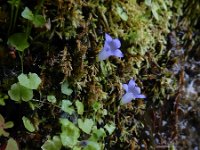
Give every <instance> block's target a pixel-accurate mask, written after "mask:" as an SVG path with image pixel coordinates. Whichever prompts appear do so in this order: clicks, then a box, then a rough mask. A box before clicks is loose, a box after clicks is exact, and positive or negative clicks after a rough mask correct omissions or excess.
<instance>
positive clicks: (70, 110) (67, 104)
mask: <svg viewBox="0 0 200 150" xmlns="http://www.w3.org/2000/svg"><path fill="white" fill-rule="evenodd" d="M71 105H72V103H71V102H70V101H69V100H62V105H61V109H62V110H63V111H64V112H66V113H69V114H70V115H71V114H72V113H73V112H74V108H72V107H70V106H71Z"/></svg>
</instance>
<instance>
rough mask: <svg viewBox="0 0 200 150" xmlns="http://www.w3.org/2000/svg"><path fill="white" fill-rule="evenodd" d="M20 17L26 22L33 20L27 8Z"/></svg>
mask: <svg viewBox="0 0 200 150" xmlns="http://www.w3.org/2000/svg"><path fill="white" fill-rule="evenodd" d="M21 15H22V17H23V18H25V19H28V20H31V21H32V20H33V19H34V15H33V13H32V11H31V10H30V9H29V8H28V7H25V9H24V11H23V12H22V13H21Z"/></svg>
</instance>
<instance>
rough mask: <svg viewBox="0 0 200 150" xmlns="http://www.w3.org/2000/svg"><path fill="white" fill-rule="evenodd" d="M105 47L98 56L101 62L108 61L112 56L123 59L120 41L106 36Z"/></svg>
mask: <svg viewBox="0 0 200 150" xmlns="http://www.w3.org/2000/svg"><path fill="white" fill-rule="evenodd" d="M105 39H106V40H105V43H104V47H103V49H102V50H101V52H100V53H99V55H98V59H99V60H100V61H102V60H105V59H107V58H108V57H110V56H116V57H123V56H124V55H123V54H122V52H121V50H120V49H119V48H120V47H121V42H120V40H119V39H113V38H112V37H111V36H110V35H108V34H105Z"/></svg>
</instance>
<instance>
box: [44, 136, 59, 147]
mask: <svg viewBox="0 0 200 150" xmlns="http://www.w3.org/2000/svg"><path fill="white" fill-rule="evenodd" d="M61 147H62V143H61V140H60V137H59V136H54V137H53V139H52V140H50V139H49V140H47V141H46V142H45V143H44V144H43V145H42V147H41V148H42V150H60V149H61Z"/></svg>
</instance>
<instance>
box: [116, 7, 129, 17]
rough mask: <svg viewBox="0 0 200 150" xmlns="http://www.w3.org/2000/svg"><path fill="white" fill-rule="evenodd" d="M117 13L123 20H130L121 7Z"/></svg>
mask: <svg viewBox="0 0 200 150" xmlns="http://www.w3.org/2000/svg"><path fill="white" fill-rule="evenodd" d="M117 13H118V15H119V16H120V18H121V19H122V20H124V21H127V20H128V15H127V13H126V12H125V11H124V10H123V9H122V8H121V7H120V6H117Z"/></svg>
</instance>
